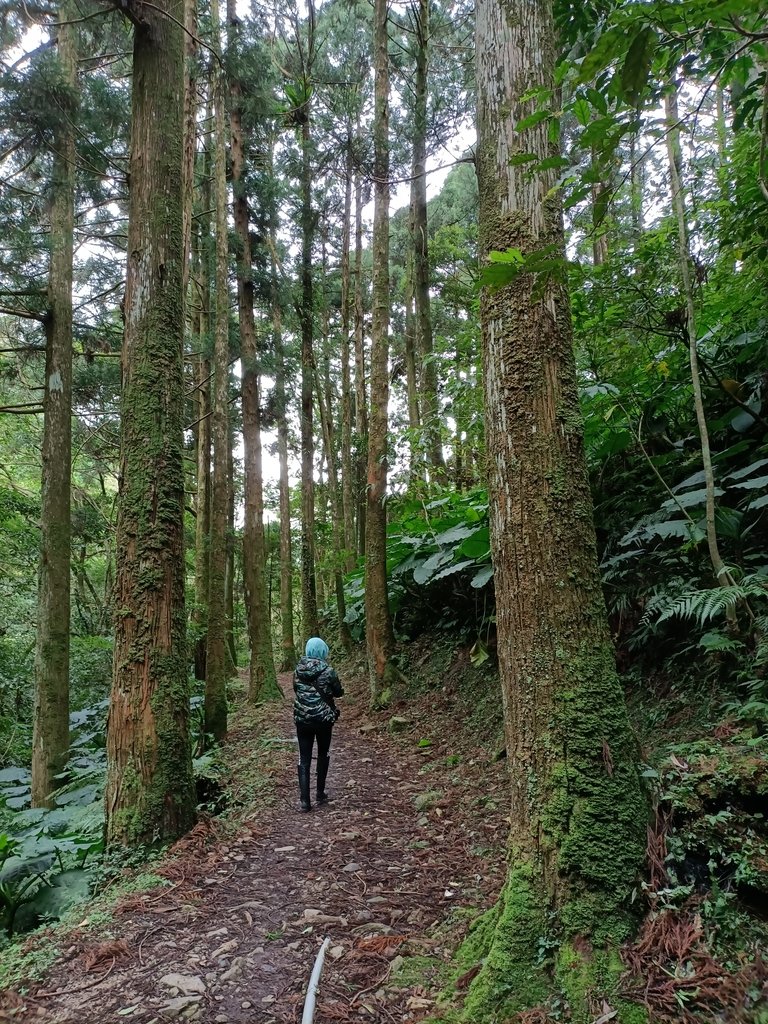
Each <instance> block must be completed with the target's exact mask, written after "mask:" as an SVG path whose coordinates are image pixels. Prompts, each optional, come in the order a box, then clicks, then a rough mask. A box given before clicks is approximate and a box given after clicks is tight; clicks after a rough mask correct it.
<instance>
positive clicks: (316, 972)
mask: <svg viewBox="0 0 768 1024" xmlns="http://www.w3.org/2000/svg"><path fill="white" fill-rule="evenodd" d="M330 944H331V940H330V939H325V940H324V941H323V944H322V946H321V947H320V949H319V950H318V951H317V958H316V960H315V966H314V967H313V968H312V974H311V975H310V977H309V987H308V988H307V997H306V999H305V1000H304V1013H302V1015H301V1024H312V1021H313V1020H314V1018H315V999H316V998H317V990H318V989H319V988H320V975H321V974H322V973H323V964H324V962H325V951H326V949H328V947H329V946H330Z"/></svg>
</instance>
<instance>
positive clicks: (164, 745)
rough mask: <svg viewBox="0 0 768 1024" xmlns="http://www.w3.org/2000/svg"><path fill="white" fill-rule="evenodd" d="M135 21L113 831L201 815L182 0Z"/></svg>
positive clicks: (152, 827)
mask: <svg viewBox="0 0 768 1024" xmlns="http://www.w3.org/2000/svg"><path fill="white" fill-rule="evenodd" d="M156 6H157V10H155V9H154V8H149V7H147V8H144V9H143V10H142V19H143V20H142V24H141V25H138V26H137V27H136V29H135V34H134V46H133V104H132V106H133V109H132V120H131V147H130V153H131V161H130V176H131V190H130V203H129V216H128V253H129V256H128V265H127V274H126V284H125V335H124V339H123V360H122V370H123V393H122V403H121V409H122V420H121V434H122V436H121V460H120V481H121V483H120V502H119V513H118V523H117V538H116V560H117V568H116V580H115V609H116V616H115V658H114V675H113V682H112V696H111V701H110V710H109V721H108V724H107V783H106V792H105V810H106V837H107V842H108V843H122V844H125V845H134V844H136V843H144V842H153V841H156V840H157V839H162V840H166V839H172V838H174V837H176V836H179V835H181V834H182V833H184V832H186V831H187V829H189V828H190V826H191V825H192V823H193V822H194V819H195V786H194V780H193V777H192V757H191V750H190V741H189V687H188V684H187V664H186V618H185V612H184V577H185V565H184V463H183V447H184V439H183V422H184V421H183V414H184V364H183V327H184V293H183V287H182V285H183V282H182V277H183V272H182V256H183V242H182V239H183V225H182V191H183V186H182V160H183V153H182V150H183V134H184V32H183V29H182V27H181V23H182V22H183V18H184V7H183V2H182V0H158V3H157V5H156Z"/></svg>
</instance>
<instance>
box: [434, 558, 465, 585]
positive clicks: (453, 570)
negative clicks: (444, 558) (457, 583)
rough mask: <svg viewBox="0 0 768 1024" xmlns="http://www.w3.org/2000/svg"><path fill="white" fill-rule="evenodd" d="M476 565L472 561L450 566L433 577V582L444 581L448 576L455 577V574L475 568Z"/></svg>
mask: <svg viewBox="0 0 768 1024" xmlns="http://www.w3.org/2000/svg"><path fill="white" fill-rule="evenodd" d="M474 565H475V560H474V559H470V560H468V561H465V562H456V563H455V564H454V565H449V566H448V568H447V569H441V570H440V572H438V573H437V574H436V575H435V576H433V577H432V582H434V581H435V580H442V579H444V578H445V577H446V576H453V574H454V573H456V572H461V571H462V569H469V568H471V567H474Z"/></svg>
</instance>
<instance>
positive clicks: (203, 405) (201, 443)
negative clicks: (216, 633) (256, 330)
mask: <svg viewBox="0 0 768 1024" xmlns="http://www.w3.org/2000/svg"><path fill="white" fill-rule="evenodd" d="M203 278H204V281H205V282H206V284H204V286H203V288H202V295H203V296H204V298H203V299H202V305H203V307H206V308H203V309H201V311H200V318H199V321H198V323H199V327H198V332H199V334H198V336H199V339H200V345H201V348H202V347H203V346H207V344H208V312H207V304H208V303H209V302H210V294H211V289H210V283H209V282H208V272H207V269H206V270H204V271H203ZM206 285H207V286H206ZM210 376H211V361H210V359H207V358H206V357H205V355H203V354H202V353H201V355H200V356H198V359H197V416H198V420H199V422H198V424H197V498H196V500H195V514H196V517H195V608H194V611H193V615H192V620H193V622H194V623H195V626H196V632H197V634H198V635H197V639H196V641H195V650H194V662H195V679H205V651H206V647H207V639H206V638H207V633H208V562H209V551H208V537H209V536H210V530H211V393H210V386H209V384H210Z"/></svg>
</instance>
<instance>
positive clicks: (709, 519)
mask: <svg viewBox="0 0 768 1024" xmlns="http://www.w3.org/2000/svg"><path fill="white" fill-rule="evenodd" d="M664 110H665V114H666V119H667V155H668V157H669V177H670V184H671V187H672V207H673V209H674V212H675V218H676V220H677V233H678V249H679V255H680V276H681V277H682V280H683V291H684V293H685V311H686V329H687V332H688V355H689V361H690V366H691V382H692V384H693V404H694V407H695V409H696V423H697V424H698V428H699V439H700V443H701V461H702V464H703V469H704V486H705V491H706V504H705V513H704V516H705V522H706V530H707V548H708V549H709V558H710V561H711V562H712V568H713V570H714V573H715V578H716V580H717V582H718V585H720V586H723V587H728V586H733V584H734V582H735V581H734V579H733V577H732V575H731V573H730V571H729V570H728V567H727V566H726V564H725V562H724V561H723V557H722V555H721V554H720V546H719V544H718V541H717V524H716V521H715V511H716V508H715V506H716V502H715V475H714V471H713V469H712V453H711V451H710V447H709V429H708V427H707V414H706V412H705V409H704V396H703V394H702V389H701V374H700V372H699V356H698V349H697V339H696V305H695V301H694V292H693V278H692V275H691V251H690V244H689V240H688V215H687V213H686V209H685V190H684V186H683V176H682V175H683V154H682V151H681V149H680V128H679V125H680V114H679V111H678V106H677V91H676V88H675V86H673V85H671V86H670V87H669V92H668V93H667V95H666V96H665V97H664Z"/></svg>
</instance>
